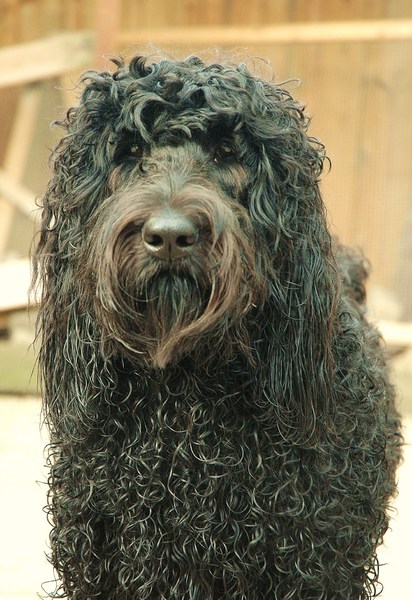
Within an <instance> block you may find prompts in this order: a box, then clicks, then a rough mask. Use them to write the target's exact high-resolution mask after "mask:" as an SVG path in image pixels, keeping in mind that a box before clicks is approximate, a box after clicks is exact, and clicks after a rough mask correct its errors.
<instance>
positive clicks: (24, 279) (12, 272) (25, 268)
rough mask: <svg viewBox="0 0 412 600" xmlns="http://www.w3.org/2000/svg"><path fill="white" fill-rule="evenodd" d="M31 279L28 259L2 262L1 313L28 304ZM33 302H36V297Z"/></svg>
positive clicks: (0, 276) (0, 268)
mask: <svg viewBox="0 0 412 600" xmlns="http://www.w3.org/2000/svg"><path fill="white" fill-rule="evenodd" d="M30 280H31V272H30V261H29V260H28V259H22V260H8V261H5V262H0V313H2V312H10V311H13V310H18V309H21V308H25V307H26V306H27V305H28V302H29V287H30ZM32 302H33V304H34V303H35V301H34V299H32Z"/></svg>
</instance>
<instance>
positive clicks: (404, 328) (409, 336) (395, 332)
mask: <svg viewBox="0 0 412 600" xmlns="http://www.w3.org/2000/svg"><path fill="white" fill-rule="evenodd" d="M378 329H379V330H380V332H381V334H382V336H383V339H384V340H385V341H386V343H387V344H388V345H389V346H400V347H405V348H412V323H409V322H403V321H378Z"/></svg>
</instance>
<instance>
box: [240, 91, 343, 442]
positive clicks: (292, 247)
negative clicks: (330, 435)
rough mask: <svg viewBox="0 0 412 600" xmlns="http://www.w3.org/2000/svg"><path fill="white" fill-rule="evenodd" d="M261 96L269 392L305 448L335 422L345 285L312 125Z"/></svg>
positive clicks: (296, 110)
mask: <svg viewBox="0 0 412 600" xmlns="http://www.w3.org/2000/svg"><path fill="white" fill-rule="evenodd" d="M261 89H262V90H264V91H263V94H264V96H265V97H264V98H262V99H261V102H262V104H264V102H266V111H265V113H266V114H265V116H264V118H263V123H259V122H257V121H256V122H255V123H254V124H253V131H254V134H253V135H254V136H255V139H254V144H255V146H256V148H258V151H259V152H260V159H259V161H258V165H259V166H258V169H257V170H256V176H255V180H254V182H253V183H252V186H251V192H250V214H251V218H252V220H253V222H254V225H255V228H256V229H257V230H258V232H259V235H260V236H264V237H265V239H266V243H267V245H268V247H269V255H270V257H271V261H272V264H271V265H270V266H271V269H270V272H272V273H274V277H273V281H272V282H271V294H272V301H271V302H270V303H269V308H270V314H269V320H268V322H267V324H266V325H265V327H268V328H271V329H272V331H271V332H270V334H269V335H268V336H267V339H268V340H270V347H269V348H268V354H269V356H268V360H269V361H270V369H269V371H268V372H269V379H270V380H269V381H268V382H267V385H268V386H269V388H270V389H269V393H270V394H271V396H272V398H273V401H274V403H275V404H276V406H277V410H278V411H279V415H278V416H279V423H280V424H281V427H284V428H286V429H287V437H288V438H289V439H294V440H296V441H297V442H302V441H306V442H308V441H309V440H310V439H311V438H313V436H315V437H317V436H318V435H319V434H320V431H321V428H322V427H325V426H326V425H327V420H328V415H329V414H330V409H331V403H332V395H333V390H332V388H333V366H334V359H333V348H332V344H333V330H334V321H335V319H336V311H337V299H338V294H339V285H340V284H339V277H338V274H337V268H336V262H335V259H334V256H333V251H332V243H331V237H330V234H329V232H328V228H327V223H326V215H325V207H324V204H323V201H322V198H321V194H320V191H319V187H318V178H319V175H320V173H321V171H322V165H323V160H324V149H323V146H322V145H321V144H320V143H319V142H317V141H316V140H314V139H313V138H310V137H308V135H307V126H308V120H307V119H306V117H305V116H304V113H303V110H302V108H301V107H299V106H298V105H297V104H296V103H295V102H294V101H293V99H292V98H291V96H290V95H289V94H288V93H286V92H285V91H283V90H280V91H278V90H276V89H273V88H270V87H269V86H267V87H266V88H264V87H262V88H261ZM268 90H269V92H268Z"/></svg>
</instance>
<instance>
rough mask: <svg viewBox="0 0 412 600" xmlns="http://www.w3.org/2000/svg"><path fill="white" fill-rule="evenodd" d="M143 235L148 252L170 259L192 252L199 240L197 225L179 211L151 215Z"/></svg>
mask: <svg viewBox="0 0 412 600" xmlns="http://www.w3.org/2000/svg"><path fill="white" fill-rule="evenodd" d="M142 235H143V244H144V246H145V248H146V250H147V252H149V253H150V254H152V255H154V256H157V257H158V258H161V259H163V260H170V261H171V260H176V259H177V258H182V257H184V256H187V255H188V254H190V252H191V251H192V249H193V248H194V246H195V245H196V242H197V240H198V230H197V228H196V225H195V224H194V223H193V222H192V221H191V220H190V219H189V218H188V217H186V216H185V215H182V214H180V213H177V212H167V213H161V214H159V215H156V216H154V217H151V218H150V219H149V220H148V221H146V223H145V224H144V227H143V234H142Z"/></svg>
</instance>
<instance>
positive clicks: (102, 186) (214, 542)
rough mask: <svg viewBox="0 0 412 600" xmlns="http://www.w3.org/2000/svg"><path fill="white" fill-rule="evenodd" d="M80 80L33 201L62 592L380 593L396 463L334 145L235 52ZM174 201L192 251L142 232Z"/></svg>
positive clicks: (323, 596) (122, 597)
mask: <svg viewBox="0 0 412 600" xmlns="http://www.w3.org/2000/svg"><path fill="white" fill-rule="evenodd" d="M116 64H117V70H116V72H114V73H108V72H104V73H97V72H89V73H86V75H85V77H84V83H85V87H84V91H83V94H82V98H81V101H80V104H79V106H77V107H76V108H71V109H70V110H69V112H68V114H67V118H66V120H65V121H64V123H63V126H64V127H65V129H66V135H65V137H64V138H63V139H62V141H61V142H60V144H59V146H58V148H57V150H56V152H55V154H54V162H53V164H54V176H53V178H52V180H51V182H50V185H49V187H48V190H47V193H46V195H45V197H44V202H43V220H42V228H41V233H40V238H39V243H38V246H37V252H36V255H35V277H36V280H41V281H42V286H43V298H42V303H41V310H40V316H39V334H40V335H41V339H42V341H41V349H40V353H39V360H40V366H41V372H42V381H43V388H44V411H45V418H46V421H47V424H48V426H49V429H50V435H51V443H50V447H49V464H50V477H49V485H50V492H49V497H48V510H49V515H50V519H51V523H52V532H51V556H50V560H51V562H52V564H53V565H54V567H55V569H56V572H57V576H58V582H57V586H56V589H55V590H54V591H53V592H52V593H51V594H50V596H52V597H68V598H72V599H74V600H86V599H87V600H90V599H92V598H100V599H102V600H103V599H104V600H161V599H163V600H173V599H175V600H183V599H187V600H223V599H225V600H235V599H236V600H263V599H271V600H302V599H305V600H331V599H335V600H338V599H341V600H349V599H370V598H374V597H375V596H376V594H377V593H378V591H379V588H380V584H379V582H378V561H377V557H376V548H377V546H378V544H379V543H380V542H381V541H382V537H383V535H384V533H385V531H386V529H387V527H388V508H389V502H390V498H391V496H393V494H394V492H395V470H396V466H397V463H398V461H399V456H400V443H401V436H400V432H399V428H400V425H399V418H398V415H397V413H396V410H395V408H394V390H393V388H392V386H391V384H390V382H389V379H388V375H387V369H386V366H385V356H384V349H383V347H382V343H381V339H380V336H379V334H378V332H377V331H376V330H375V329H374V328H373V327H372V326H371V325H370V324H368V322H367V321H366V319H365V315H364V312H365V308H364V305H363V303H364V299H365V288H364V278H365V277H366V274H367V271H366V268H365V265H364V263H363V262H362V260H361V259H358V258H356V257H355V255H353V254H352V253H349V252H348V251H346V250H345V249H344V248H343V247H341V246H339V245H338V244H336V243H335V242H333V240H331V237H330V234H329V232H328V229H327V225H326V219H325V209H324V205H323V202H322V199H321V196H320V193H319V189H318V179H319V176H320V174H321V172H322V168H323V163H324V148H323V146H322V145H321V144H320V143H319V142H318V141H316V140H315V139H314V138H311V137H309V136H308V134H307V127H308V119H307V117H306V116H305V114H304V111H303V108H302V107H301V106H300V105H299V104H298V103H297V102H295V101H294V100H293V98H292V97H291V95H290V94H289V92H288V91H286V90H285V89H282V88H281V87H279V86H278V85H275V84H274V83H271V82H266V81H262V80H260V79H259V78H258V77H255V76H253V75H252V74H251V73H250V72H249V71H248V70H247V68H246V67H245V65H239V66H236V65H231V64H225V65H221V64H205V63H204V62H202V61H201V60H200V59H199V58H197V57H190V58H188V59H186V60H184V61H180V62H179V61H178V62H175V61H171V60H166V59H164V60H160V61H159V62H158V63H157V64H156V63H151V61H150V60H149V59H147V58H144V57H136V58H134V59H133V60H131V62H130V64H129V65H126V64H124V63H123V62H121V61H118V62H117V63H116ZM165 207H166V209H173V210H174V211H178V212H179V213H180V214H183V215H185V218H187V219H189V220H190V221H191V222H193V223H194V224H195V225H196V228H197V230H198V231H199V239H198V241H197V243H196V247H195V248H194V249H193V251H192V252H191V253H190V255H188V256H187V257H183V258H181V259H179V260H178V261H174V262H167V261H162V260H159V259H157V258H156V257H153V256H151V255H149V254H148V253H147V252H146V251H145V248H144V244H143V242H142V231H143V228H144V225H145V223H146V222H147V220H148V219H149V218H150V217H151V216H152V215H153V214H157V213H158V212H159V211H160V210H164V209H165Z"/></svg>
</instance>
